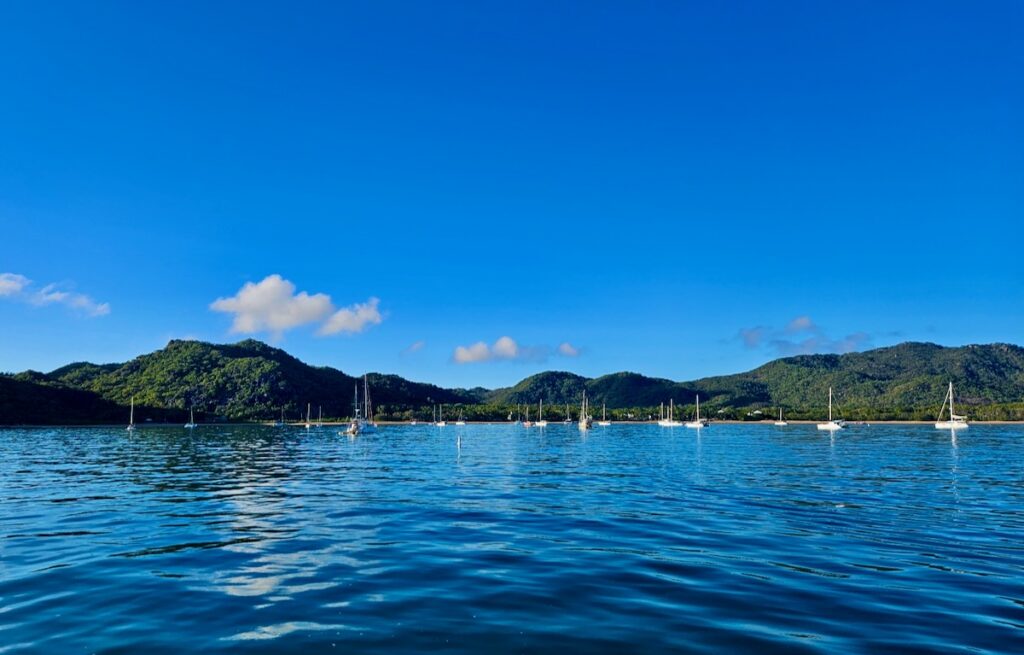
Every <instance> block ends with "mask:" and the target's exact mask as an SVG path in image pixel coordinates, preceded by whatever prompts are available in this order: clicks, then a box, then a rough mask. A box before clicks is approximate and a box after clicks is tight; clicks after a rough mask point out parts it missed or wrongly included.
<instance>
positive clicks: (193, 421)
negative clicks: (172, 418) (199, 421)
mask: <svg viewBox="0 0 1024 655" xmlns="http://www.w3.org/2000/svg"><path fill="white" fill-rule="evenodd" d="M185 427H186V428H187V429H189V430H191V429H192V428H194V427H196V416H195V414H194V413H193V412H192V408H191V407H189V408H188V423H186V424H185Z"/></svg>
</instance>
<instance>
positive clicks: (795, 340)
mask: <svg viewBox="0 0 1024 655" xmlns="http://www.w3.org/2000/svg"><path fill="white" fill-rule="evenodd" d="M737 337H738V338H739V339H740V341H742V342H743V345H744V346H746V347H747V348H751V349H756V348H761V347H767V348H768V349H769V350H771V351H772V352H773V353H775V354H776V355H779V356H783V357H789V356H791V355H810V354H814V353H848V352H854V351H856V350H861V349H863V348H865V347H867V346H869V345H870V344H871V335H870V334H868V333H867V332H854V333H852V334H848V335H846V336H844V337H841V338H832V337H830V336H828V334H826V332H825V331H824V330H823V329H822V328H821V327H820V326H818V325H817V324H816V323H815V322H814V321H813V320H811V317H810V316H797V317H796V318H794V319H793V320H791V321H790V322H789V323H787V324H786V326H785V327H784V328H782V329H781V330H777V329H773V328H771V327H766V326H763V325H759V326H756V327H752V328H744V329H741V330H740V331H739V332H738V333H737Z"/></svg>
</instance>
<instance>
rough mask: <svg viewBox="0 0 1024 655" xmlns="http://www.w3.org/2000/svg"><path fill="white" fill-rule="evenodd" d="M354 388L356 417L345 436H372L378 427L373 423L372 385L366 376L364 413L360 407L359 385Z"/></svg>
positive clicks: (364, 382)
mask: <svg viewBox="0 0 1024 655" xmlns="http://www.w3.org/2000/svg"><path fill="white" fill-rule="evenodd" d="M353 386H354V387H355V401H354V402H353V405H354V407H355V416H354V417H353V418H352V422H351V423H349V424H348V428H346V429H345V434H347V435H349V436H353V437H354V436H356V435H357V434H372V433H374V432H376V431H377V425H376V424H375V423H374V422H373V405H371V404H370V383H369V381H368V380H367V378H366V376H365V375H364V376H363V406H362V412H360V407H359V385H358V384H356V385H353Z"/></svg>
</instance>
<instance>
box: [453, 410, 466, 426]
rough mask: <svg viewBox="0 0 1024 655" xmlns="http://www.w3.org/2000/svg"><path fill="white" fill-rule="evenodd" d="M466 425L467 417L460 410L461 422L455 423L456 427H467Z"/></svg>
mask: <svg viewBox="0 0 1024 655" xmlns="http://www.w3.org/2000/svg"><path fill="white" fill-rule="evenodd" d="M465 424H466V415H465V414H464V413H463V412H462V410H461V409H460V410H459V420H457V421H455V425H465Z"/></svg>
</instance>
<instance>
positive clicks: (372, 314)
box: [210, 273, 384, 336]
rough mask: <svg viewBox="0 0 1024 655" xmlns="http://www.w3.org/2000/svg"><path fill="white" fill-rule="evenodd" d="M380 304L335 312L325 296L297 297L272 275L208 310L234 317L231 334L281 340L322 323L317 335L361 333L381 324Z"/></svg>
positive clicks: (286, 283) (373, 301) (370, 302)
mask: <svg viewBox="0 0 1024 655" xmlns="http://www.w3.org/2000/svg"><path fill="white" fill-rule="evenodd" d="M379 303H380V300H379V299H377V298H370V299H369V300H368V301H366V302H365V303H358V304H355V305H352V306H350V307H343V308H342V309H337V310H336V309H335V307H334V303H332V302H331V297H330V296H328V295H327V294H326V293H314V294H309V293H306V292H305V291H300V292H298V293H296V291H295V285H294V284H293V283H292V282H290V281H289V280H286V279H284V278H283V277H281V276H280V275H278V274H276V273H275V274H273V275H268V276H267V277H265V278H263V280H261V281H260V282H246V283H245V285H243V286H242V288H241V289H239V290H238V293H236V294H235V295H233V296H231V297H229V298H218V299H217V300H214V301H213V302H212V303H210V309H211V310H213V311H215V312H224V313H226V314H232V315H234V320H233V321H232V322H231V331H232V332H235V333H241V334H252V333H254V332H270V333H272V334H274V335H275V336H280V335H281V334H283V333H284V332H286V331H288V330H291V329H293V328H297V327H300V326H303V325H309V324H311V323H320V322H322V325H321V326H320V328H319V329H318V330H317V334H320V335H329V334H338V333H343V332H344V333H354V332H362V331H363V330H365V329H366V328H367V327H368V326H370V325H377V324H378V323H380V322H381V321H382V320H384V319H383V317H382V316H381V313H380V310H379V309H378V305H379Z"/></svg>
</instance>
